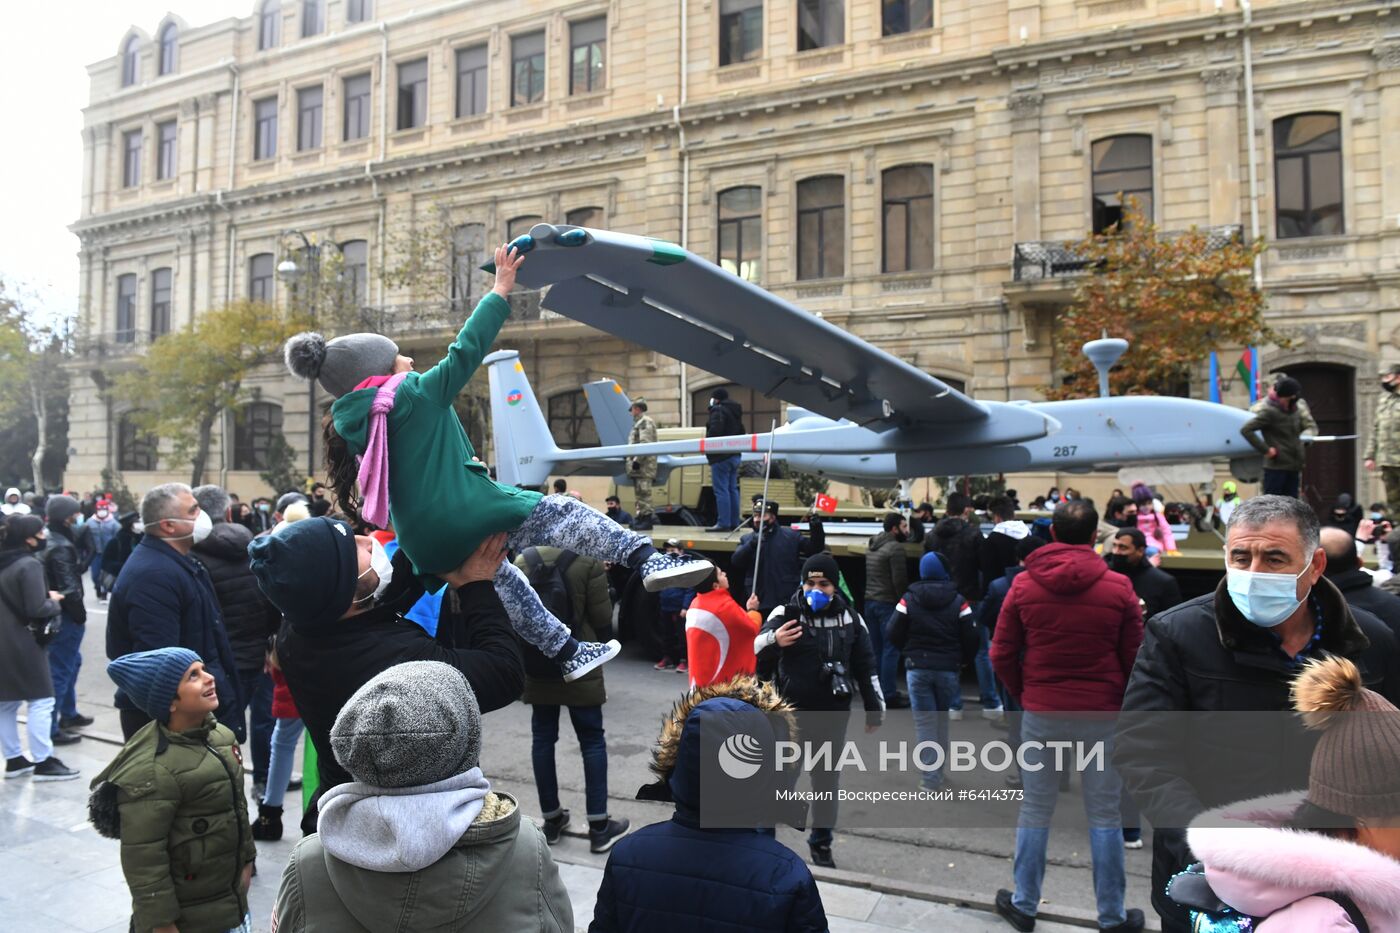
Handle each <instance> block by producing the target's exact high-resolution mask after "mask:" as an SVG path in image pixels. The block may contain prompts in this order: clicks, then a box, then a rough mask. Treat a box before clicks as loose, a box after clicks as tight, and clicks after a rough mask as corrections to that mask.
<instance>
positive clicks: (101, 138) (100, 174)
mask: <svg viewBox="0 0 1400 933" xmlns="http://www.w3.org/2000/svg"><path fill="white" fill-rule="evenodd" d="M88 129H89V130H90V131H91V133H92V136H93V149H92V191H91V197H90V198H89V201H88V212H89V213H92V214H100V213H102V212H103V211H105V210H106V209H107V192H108V191H109V190H110V189H111V177H112V124H110V123H99V124H97V125H96V126H92V127H89V128H88Z"/></svg>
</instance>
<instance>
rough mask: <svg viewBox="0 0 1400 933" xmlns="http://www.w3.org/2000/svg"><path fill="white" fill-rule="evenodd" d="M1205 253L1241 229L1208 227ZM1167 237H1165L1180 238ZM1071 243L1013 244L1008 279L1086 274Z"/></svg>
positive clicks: (1235, 236)
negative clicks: (1009, 277) (1009, 276)
mask: <svg viewBox="0 0 1400 933" xmlns="http://www.w3.org/2000/svg"><path fill="white" fill-rule="evenodd" d="M1204 232H1205V234H1206V249H1207V250H1210V251H1212V252H1213V251H1215V250H1218V249H1221V248H1223V247H1224V246H1226V245H1227V244H1229V243H1232V242H1235V241H1237V240H1239V239H1240V238H1241V236H1242V235H1243V228H1241V227H1239V226H1237V225H1228V226H1220V227H1209V228H1207V229H1206V230H1205V231H1204ZM1181 235H1182V234H1181V233H1169V234H1167V237H1168V238H1169V239H1170V238H1173V237H1178V236H1181ZM1074 247H1075V244H1074V243H1073V242H1057V241H1053V240H1040V241H1032V242H1028V243H1017V244H1016V245H1015V247H1014V248H1013V252H1012V255H1011V277H1012V278H1013V279H1014V280H1015V281H1017V282H1025V281H1028V280H1034V279H1053V278H1060V277H1062V276H1069V275H1079V274H1080V273H1082V272H1087V271H1089V267H1090V266H1091V265H1092V262H1091V260H1089V259H1086V258H1084V257H1083V256H1082V255H1080V254H1079V253H1077V252H1075V249H1074Z"/></svg>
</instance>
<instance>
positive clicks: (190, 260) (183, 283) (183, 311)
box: [170, 229, 198, 330]
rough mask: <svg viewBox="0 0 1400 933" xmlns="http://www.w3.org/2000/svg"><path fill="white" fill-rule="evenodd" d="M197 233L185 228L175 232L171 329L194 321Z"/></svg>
mask: <svg viewBox="0 0 1400 933" xmlns="http://www.w3.org/2000/svg"><path fill="white" fill-rule="evenodd" d="M194 250H195V235H194V231H193V230H189V229H184V230H179V231H176V233H175V270H174V272H175V278H174V281H173V282H171V283H170V304H171V307H170V329H171V330H176V329H178V328H180V327H183V326H185V325H186V324H190V323H193V322H194V315H195V311H196V310H197V309H196V308H195V307H194V290H193V288H192V287H191V286H192V284H193V282H194V279H195V274H196V271H197V267H198V264H197V262H196V260H195V254H194Z"/></svg>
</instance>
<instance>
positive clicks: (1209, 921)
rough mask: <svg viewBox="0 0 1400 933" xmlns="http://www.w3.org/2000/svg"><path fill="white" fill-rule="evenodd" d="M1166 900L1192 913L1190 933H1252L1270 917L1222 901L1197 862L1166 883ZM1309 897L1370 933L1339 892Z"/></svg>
mask: <svg viewBox="0 0 1400 933" xmlns="http://www.w3.org/2000/svg"><path fill="white" fill-rule="evenodd" d="M1167 896H1168V897H1170V898H1171V899H1172V900H1173V901H1175V902H1176V903H1178V904H1180V905H1181V906H1182V907H1185V908H1187V909H1188V910H1189V911H1190V913H1191V933H1252V931H1254V930H1257V929H1258V928H1259V924H1261V923H1263V922H1264V921H1265V920H1266V919H1268V918H1267V917H1255V916H1251V915H1250V914H1242V913H1240V912H1239V911H1238V910H1235V909H1234V908H1233V907H1231V906H1230V905H1229V904H1227V903H1225V902H1224V901H1222V900H1221V899H1220V898H1219V897H1218V896H1217V895H1216V893H1215V892H1214V891H1213V890H1211V887H1210V882H1209V881H1207V880H1206V873H1205V866H1204V864H1202V863H1201V862H1196V863H1195V864H1194V865H1191V866H1190V867H1189V868H1187V869H1186V870H1185V871H1183V872H1178V873H1177V874H1175V875H1173V876H1172V880H1171V881H1170V882H1168V883H1167ZM1309 896H1310V897H1324V898H1326V899H1327V900H1329V901H1333V902H1335V903H1336V904H1337V905H1338V906H1340V907H1341V908H1342V910H1345V911H1346V913H1347V919H1349V920H1350V921H1351V925H1352V926H1354V927H1356V930H1357V933H1371V925H1370V924H1368V923H1367V922H1366V917H1365V915H1363V914H1362V913H1361V908H1359V907H1357V906H1356V902H1355V901H1353V900H1352V899H1351V898H1350V897H1348V896H1347V895H1345V894H1343V893H1342V892H1340V891H1320V892H1318V893H1316V894H1312V895H1309Z"/></svg>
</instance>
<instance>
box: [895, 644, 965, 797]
mask: <svg viewBox="0 0 1400 933" xmlns="http://www.w3.org/2000/svg"><path fill="white" fill-rule="evenodd" d="M904 679H905V681H906V682H907V683H908V684H909V707H910V709H912V710H913V711H914V734H915V735H916V736H918V739H919V741H920V742H936V743H937V744H938V747H939V748H941V749H943V752H944V754H945V755H946V754H947V752H948V710H950V709H952V708H953V706H952V703H953V698H954V697H956V696H958V694H959V693H961V692H962V687H961V685H960V684H959V683H958V672H957V671H923V670H916V669H913V668H911V669H909V670H907V671H905V672H904ZM919 760H920V762H922V763H923V764H925V765H932V764H933V762H934V761H935V760H936V758H935V756H934V754H933V752H932V751H931V750H926V749H920V752H919ZM919 783H921V784H922V785H923V786H924V787H925V788H927V789H929V790H935V789H937V788H939V787H941V786H943V766H942V765H939V767H938V769H937V770H934V771H924V772H923V776H922V777H921V778H920V779H919Z"/></svg>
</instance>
